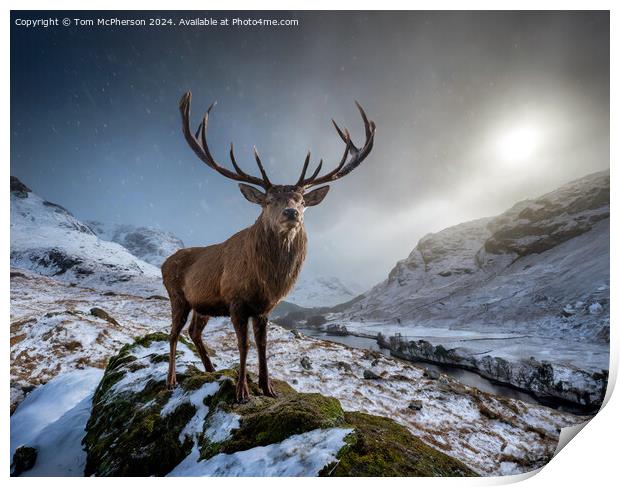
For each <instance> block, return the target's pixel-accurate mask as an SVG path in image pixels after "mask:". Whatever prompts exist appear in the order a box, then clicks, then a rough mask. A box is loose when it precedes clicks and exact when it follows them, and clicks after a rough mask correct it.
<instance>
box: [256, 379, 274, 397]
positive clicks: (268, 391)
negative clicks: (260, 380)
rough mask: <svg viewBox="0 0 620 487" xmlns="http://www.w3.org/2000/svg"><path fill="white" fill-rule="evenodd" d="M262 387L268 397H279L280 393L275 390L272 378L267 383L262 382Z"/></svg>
mask: <svg viewBox="0 0 620 487" xmlns="http://www.w3.org/2000/svg"><path fill="white" fill-rule="evenodd" d="M260 388H261V390H262V391H263V395H265V396H268V397H278V393H277V392H276V391H275V390H274V388H273V386H272V385H271V381H270V380H269V381H267V383H266V384H260Z"/></svg>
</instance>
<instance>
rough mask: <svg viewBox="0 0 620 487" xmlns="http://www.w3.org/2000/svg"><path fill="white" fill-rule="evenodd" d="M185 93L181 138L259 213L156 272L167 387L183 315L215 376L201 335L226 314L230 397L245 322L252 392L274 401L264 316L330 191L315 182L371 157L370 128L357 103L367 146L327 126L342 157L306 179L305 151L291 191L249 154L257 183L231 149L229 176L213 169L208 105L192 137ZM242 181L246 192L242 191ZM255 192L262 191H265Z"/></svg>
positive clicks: (242, 355)
mask: <svg viewBox="0 0 620 487" xmlns="http://www.w3.org/2000/svg"><path fill="white" fill-rule="evenodd" d="M190 103H191V93H190V92H188V93H186V94H185V95H184V96H183V97H182V98H181V102H180V107H179V108H180V110H181V116H182V120H183V134H184V136H185V139H186V140H187V143H188V144H189V146H190V147H191V148H192V150H193V151H194V152H195V153H196V155H197V156H198V157H199V158H200V160H202V162H204V163H205V164H206V165H207V166H209V167H210V168H212V169H214V170H216V171H217V172H218V173H220V174H221V175H222V176H225V177H227V178H229V179H233V180H235V181H241V183H240V184H239V188H240V189H241V193H242V194H243V196H245V198H246V199H247V200H248V201H250V202H251V203H256V204H257V205H260V206H261V207H262V211H261V214H260V216H259V217H258V219H257V220H256V222H255V223H254V224H253V225H252V226H250V227H248V228H246V229H244V230H241V231H240V232H238V233H236V234H235V235H233V236H232V237H230V238H229V239H228V240H226V241H225V242H223V243H220V244H216V245H210V246H209V247H193V248H186V249H182V250H179V251H178V252H176V253H175V254H174V255H172V256H171V257H169V258H168V260H166V262H164V264H163V266H162V275H163V279H164V285H165V286H166V289H167V290H168V294H169V295H170V305H171V307H172V331H171V333H170V362H169V369H168V380H167V383H168V387H169V388H173V387H174V386H175V385H176V371H175V362H176V360H175V355H176V346H177V341H178V339H179V335H180V333H181V330H182V329H183V326H184V325H185V322H186V321H187V317H188V315H189V312H190V311H192V310H193V315H192V319H191V324H190V327H189V335H190V337H191V339H192V340H193V342H194V343H195V344H196V348H197V349H198V353H199V354H200V358H201V359H202V362H203V364H204V367H205V369H206V370H207V371H213V370H215V369H214V367H213V364H212V363H211V360H210V359H209V355H208V354H207V351H206V348H205V346H204V343H203V342H202V331H203V329H204V327H205V325H206V324H207V321H208V320H209V317H211V316H230V318H231V321H232V324H233V326H234V328H235V333H236V335H237V344H238V347H239V373H238V378H237V388H236V396H237V397H236V399H237V401H238V402H245V401H247V400H248V399H249V390H248V385H247V379H246V357H247V352H248V348H249V344H250V343H249V337H248V322H249V320H250V319H252V326H253V329H254V338H255V342H256V347H257V349H258V371H259V375H258V377H259V387H260V388H261V390H262V391H263V393H264V394H265V395H267V396H272V397H273V396H275V392H274V390H273V388H272V386H271V383H270V381H269V375H268V371H267V355H266V353H267V323H268V315H269V313H270V312H271V310H273V308H274V307H275V306H276V305H277V304H278V303H279V302H280V300H281V299H282V298H283V297H284V296H286V295H287V293H288V292H289V291H290V289H291V288H292V286H293V284H294V283H295V280H296V279H297V276H298V274H299V271H300V270H301V266H302V264H303V261H304V258H305V256H306V242H307V238H306V232H305V230H304V217H303V215H304V210H305V209H306V207H308V206H315V205H318V204H319V203H320V202H321V201H322V200H323V198H324V197H325V195H326V194H327V192H328V190H329V186H321V187H320V188H316V189H314V190H312V191H309V192H307V190H308V189H309V188H311V187H313V186H317V185H319V184H324V183H329V182H332V181H336V180H337V179H340V178H341V177H343V176H345V175H347V174H349V173H350V172H351V171H352V170H353V169H355V168H356V167H357V166H359V165H360V163H361V162H362V161H363V160H364V159H365V158H366V156H368V154H369V153H370V151H371V149H372V146H373V141H374V135H375V123H374V122H372V121H370V120H368V117H367V116H366V113H365V112H364V110H363V109H362V107H361V106H360V105H359V104H358V103H357V102H356V105H357V108H358V109H359V112H360V114H361V116H362V119H363V121H364V128H365V132H366V141H365V143H364V145H363V146H362V147H361V148H358V147H356V146H355V145H354V144H353V142H352V141H351V136H350V134H349V132H348V131H347V130H346V129H345V130H344V131H343V130H341V129H340V128H339V127H338V125H336V122H334V121H333V120H332V122H333V124H334V127H335V128H336V131H337V132H338V135H339V136H340V138H341V139H342V140H343V141H344V143H345V149H344V154H343V155H342V158H341V159H340V162H339V164H338V166H337V167H336V168H335V169H334V170H332V171H330V172H328V173H327V174H325V175H323V176H319V172H320V171H321V167H322V165H323V161H322V160H321V161H320V162H319V164H318V166H317V168H316V169H315V170H314V172H313V173H312V175H311V176H310V177H308V178H306V171H307V169H308V164H309V162H310V152H308V154H307V156H306V159H305V161H304V164H303V169H302V171H301V176H300V177H299V179H298V181H297V182H296V183H295V184H293V185H278V184H272V183H271V181H270V180H269V178H268V177H267V173H266V172H265V168H264V167H263V164H262V162H261V160H260V158H259V156H258V153H257V152H256V149H254V157H255V159H256V164H257V165H258V169H259V170H260V173H261V176H262V177H260V178H258V177H255V176H251V175H249V174H247V173H245V172H244V171H243V170H242V169H241V168H240V167H239V165H238V164H237V162H236V160H235V156H234V153H233V145H232V144H231V145H230V159H231V161H232V165H233V167H234V169H235V171H234V172H233V171H231V170H229V169H226V168H225V167H222V166H221V165H219V164H218V163H217V162H216V161H215V160H214V159H213V156H212V155H211V152H210V151H209V147H208V145H207V123H208V121H209V113H210V112H211V109H212V108H213V105H211V106H210V107H209V109H208V110H207V113H206V114H205V116H204V119H203V120H202V122H201V123H200V125H199V127H198V130H197V132H196V134H195V135H194V134H193V133H192V130H191V128H190ZM244 183H249V184H251V185H253V186H249V185H248V184H244ZM254 186H258V187H260V188H262V189H263V190H264V191H261V190H259V189H257V188H256V187H254Z"/></svg>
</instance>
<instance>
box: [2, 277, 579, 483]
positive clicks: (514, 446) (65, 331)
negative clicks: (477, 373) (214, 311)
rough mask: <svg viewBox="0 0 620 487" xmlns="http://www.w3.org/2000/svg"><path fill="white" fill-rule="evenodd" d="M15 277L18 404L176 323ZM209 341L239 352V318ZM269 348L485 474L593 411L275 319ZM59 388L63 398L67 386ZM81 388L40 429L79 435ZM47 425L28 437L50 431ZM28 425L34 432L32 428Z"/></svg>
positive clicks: (210, 332) (220, 362) (161, 312)
mask: <svg viewBox="0 0 620 487" xmlns="http://www.w3.org/2000/svg"><path fill="white" fill-rule="evenodd" d="M20 272H21V271H20ZM11 283H12V284H11V385H12V392H14V393H15V394H14V395H13V396H12V404H14V405H16V404H18V403H19V402H20V401H21V400H23V393H24V392H25V391H24V389H25V390H26V391H27V390H28V389H29V388H31V387H32V386H36V385H38V384H42V383H46V382H48V381H49V380H50V379H52V378H54V377H61V376H62V374H64V373H65V372H71V371H76V373H77V372H79V369H81V368H83V369H84V370H85V372H87V373H88V371H89V370H91V369H89V367H92V366H94V367H99V368H101V367H103V366H104V365H105V363H106V358H107V357H110V356H111V355H113V354H114V353H117V352H118V350H119V349H120V348H121V346H122V345H123V344H125V343H130V342H132V341H133V337H134V336H137V335H142V334H144V333H145V332H149V331H158V330H167V329H168V327H169V319H170V318H169V313H170V311H169V303H168V301H166V300H160V299H145V298H143V297H139V296H131V295H114V294H111V293H110V292H102V291H97V290H89V289H85V288H80V287H76V286H70V285H69V284H66V283H63V282H57V281H54V280H52V279H50V278H47V277H44V276H40V275H37V274H34V273H28V272H23V273H22V275H19V272H18V273H15V272H14V274H13V275H12V277H11ZM95 306H96V307H98V308H100V309H102V310H104V311H106V312H107V313H108V314H109V315H110V317H112V318H113V319H114V321H116V322H117V323H118V325H115V324H114V323H113V322H110V321H106V320H105V319H102V318H100V317H98V316H93V315H92V313H91V311H90V310H91V309H92V308H93V307H95ZM186 331H187V330H186ZM205 341H206V343H207V344H208V345H209V347H211V348H213V349H214V350H215V355H214V357H213V361H214V363H215V364H216V367H217V368H218V369H222V368H230V367H232V366H234V364H235V363H236V362H238V352H237V342H236V338H235V334H234V331H233V327H232V325H231V324H230V322H229V320H227V319H213V320H211V321H210V322H209V326H208V327H207V329H206V330H205ZM269 350H270V352H269V354H270V359H269V360H270V362H269V365H270V370H271V373H272V376H273V377H274V378H276V379H281V380H285V381H287V382H288V383H289V384H291V385H292V386H293V387H294V388H295V389H296V390H298V391H300V392H318V393H321V394H323V395H327V396H334V397H336V398H337V399H339V400H340V401H341V403H342V405H343V407H344V408H345V410H361V411H364V412H367V413H369V414H376V415H381V416H387V417H390V418H393V419H394V420H396V421H397V422H398V423H400V424H402V425H404V426H405V427H407V428H408V429H409V430H410V431H411V432H412V433H414V434H415V435H417V436H419V437H420V438H421V439H422V440H423V441H426V442H428V443H429V444H432V445H433V446H435V447H436V448H438V449H439V450H441V451H444V452H446V453H447V454H449V455H451V456H453V457H455V458H457V459H459V460H461V461H463V462H464V463H465V464H467V465H468V466H470V467H471V468H473V469H474V470H476V471H477V472H479V473H483V474H508V473H518V472H523V471H527V470H530V469H532V468H536V467H537V466H540V465H542V464H543V463H545V462H546V461H547V459H548V458H549V457H550V456H551V455H552V454H553V452H554V450H555V447H556V445H557V440H558V434H559V428H562V427H564V426H568V425H571V424H576V423H579V422H581V421H583V418H581V417H575V416H573V415H570V414H566V413H561V412H558V411H554V410H552V409H549V408H546V407H542V406H538V405H534V404H528V403H524V402H522V401H518V400H514V399H508V398H502V397H499V396H493V395H489V394H486V393H482V392H480V391H478V390H476V389H474V388H470V387H467V386H463V385H462V384H460V383H459V382H458V381H456V380H454V379H452V378H450V377H449V376H446V375H441V377H440V378H439V379H437V380H435V379H431V378H428V377H425V376H424V373H423V370H422V369H420V368H418V367H415V366H414V365H412V364H408V363H406V362H403V361H399V360H395V359H391V358H389V357H385V356H381V355H379V354H376V353H373V352H368V351H365V350H360V349H353V348H348V347H345V346H343V345H338V344H334V343H330V342H324V341H321V340H316V339H313V338H309V337H306V336H303V335H300V336H299V337H296V336H295V335H293V334H292V333H291V332H289V331H286V330H284V329H283V328H280V327H278V326H275V325H272V326H270V330H269ZM304 356H307V357H310V360H311V362H312V367H311V368H310V369H306V368H304V367H302V366H301V365H299V364H300V362H299V360H300V357H304ZM196 360H198V359H196ZM163 365H165V364H163ZM248 366H249V367H250V370H251V371H256V370H257V356H256V350H255V348H254V347H253V346H252V347H251V349H250V353H249V355H248ZM366 369H371V370H373V371H375V372H376V373H377V374H378V375H379V376H380V377H381V379H379V380H367V379H365V378H364V370H366ZM63 381H65V379H62V380H61V381H60V382H63ZM65 382H66V383H73V381H65ZM94 386H95V384H93V388H94ZM68 389H69V390H68V391H67V392H68V393H69V392H71V388H70V387H69V388H68ZM89 394H90V392H89V391H85V392H84V394H82V396H80V398H81V397H83V398H84V399H83V401H88V397H89ZM58 398H59V400H61V395H60V394H58ZM80 398H76V399H75V401H74V402H76V403H77V404H76V406H75V407H74V408H65V409H67V411H66V412H65V413H63V414H62V416H60V417H59V418H58V420H53V418H52V419H50V421H51V422H49V423H45V424H40V422H37V426H36V428H37V432H38V431H43V429H42V428H44V429H45V430H47V431H48V432H50V435H51V434H52V433H53V436H50V438H57V439H58V441H60V440H61V439H62V438H63V435H62V434H58V431H59V430H60V431H62V430H63V428H64V429H68V430H69V431H71V436H68V437H67V442H71V441H72V440H71V439H72V438H73V439H75V435H74V433H75V431H77V430H78V429H79V427H80V424H76V422H78V423H79V421H84V416H85V415H84V408H83V406H84V404H83V403H81V402H80V403H78V400H79V399H80ZM33 399H34V397H33ZM412 401H413V402H415V401H419V403H418V404H419V407H420V408H421V409H419V410H414V409H411V408H410V407H409V405H410V403H411V402H412ZM24 404H27V403H24ZM416 407H418V406H416ZM19 411H20V409H19V408H18V409H17V411H16V413H15V414H16V415H17V413H18V412H19ZM57 416H58V415H57ZM17 417H19V416H17ZM498 417H499V418H501V420H499V421H498V420H497V418H498ZM63 418H64V419H63ZM61 420H62V421H61ZM59 421H60V422H59ZM83 424H84V423H81V425H82V427H83ZM37 432H33V434H32V435H30V436H27V437H28V438H36V437H39V438H41V436H40V435H39V434H38V433H37ZM21 434H26V432H25V431H24V430H22V433H21ZM42 440H44V438H42ZM49 441H51V439H50V440H49ZM73 443H75V442H73ZM73 443H72V444H73ZM502 445H509V447H503V446H502ZM73 446H75V445H73ZM44 447H45V448H46V451H48V452H49V449H50V448H53V446H50V445H49V442H44ZM67 448H69V446H67ZM72 448H73V447H72ZM72 451H75V450H72ZM78 453H79V452H78ZM46 458H49V456H47V457H46ZM62 460H63V461H65V460H66V461H67V462H68V465H73V466H75V465H76V462H78V461H79V458H78V457H73V456H70V455H69V456H67V457H66V458H65V457H64V456H63V458H62ZM43 467H45V468H43ZM48 467H49V468H50V469H51V468H52V467H53V465H49V464H48V465H47V466H46V465H43V466H41V468H42V471H51V470H48ZM72 468H74V467H72Z"/></svg>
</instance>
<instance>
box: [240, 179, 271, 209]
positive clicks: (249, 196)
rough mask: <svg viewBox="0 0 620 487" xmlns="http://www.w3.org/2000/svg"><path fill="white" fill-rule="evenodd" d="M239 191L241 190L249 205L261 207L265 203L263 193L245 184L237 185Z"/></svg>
mask: <svg viewBox="0 0 620 487" xmlns="http://www.w3.org/2000/svg"><path fill="white" fill-rule="evenodd" d="M239 189H240V190H241V194H242V195H243V196H245V199H246V200H248V201H249V202H250V203H256V204H257V205H262V204H263V203H264V202H265V196H267V195H266V194H265V193H263V192H262V191H261V190H260V189H256V188H254V187H253V186H248V185H247V184H243V183H239Z"/></svg>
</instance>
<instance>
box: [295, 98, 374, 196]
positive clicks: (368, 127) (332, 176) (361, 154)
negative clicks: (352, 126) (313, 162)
mask: <svg viewBox="0 0 620 487" xmlns="http://www.w3.org/2000/svg"><path fill="white" fill-rule="evenodd" d="M355 105H356V106H357V109H358V110H359V112H360V115H361V116H362V120H363V121H364V132H365V135H366V140H365V142H364V145H363V146H362V148H361V149H358V148H357V147H356V146H355V144H353V142H352V141H351V134H349V131H348V130H347V129H344V131H343V130H341V129H340V127H338V124H337V123H336V122H335V121H334V120H332V123H333V124H334V128H335V129H336V132H338V135H339V136H340V138H341V139H342V140H343V141H344V142H345V149H344V153H343V155H342V158H341V159H340V163H339V164H338V166H337V167H336V168H335V169H334V170H332V171H330V172H329V173H327V174H324V175H323V176H321V177H319V178H317V177H316V175H317V174H318V172H316V171H315V174H313V176H312V177H310V178H308V179H306V180H304V181H303V184H302V186H304V187H306V188H308V187H310V186H316V185H318V184H323V183H328V182H331V181H336V180H337V179H340V178H341V177H343V176H346V175H347V174H349V173H350V172H351V171H353V169H355V168H356V167H357V166H359V165H360V164H361V163H362V161H363V160H364V159H366V157H367V156H368V154H369V153H370V151H371V150H372V147H373V144H374V139H375V129H376V125H375V122H373V121H372V120H369V119H368V116H367V115H366V112H365V111H364V109H363V108H362V106H361V105H360V104H359V103H358V102H357V101H356V102H355ZM349 156H350V159H349V160H348V161H347V157H349Z"/></svg>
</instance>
